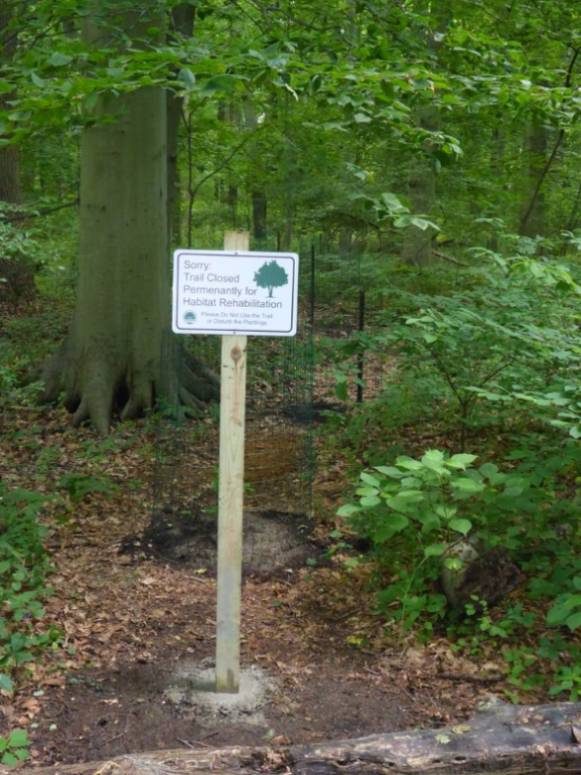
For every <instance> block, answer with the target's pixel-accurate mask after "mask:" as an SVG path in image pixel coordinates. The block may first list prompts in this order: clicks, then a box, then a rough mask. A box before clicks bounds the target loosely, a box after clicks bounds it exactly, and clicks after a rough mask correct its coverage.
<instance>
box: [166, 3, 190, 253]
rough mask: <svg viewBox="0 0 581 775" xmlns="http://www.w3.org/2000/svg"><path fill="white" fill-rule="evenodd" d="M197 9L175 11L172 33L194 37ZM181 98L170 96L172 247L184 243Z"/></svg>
mask: <svg viewBox="0 0 581 775" xmlns="http://www.w3.org/2000/svg"><path fill="white" fill-rule="evenodd" d="M195 17H196V9H195V7H194V6H193V5H178V6H176V7H175V8H174V9H173V11H172V27H173V30H172V32H173V33H174V35H175V33H177V34H178V35H181V36H183V37H191V36H192V34H193V31H194V21H195ZM182 110H183V99H182V97H180V96H178V95H176V94H174V93H172V92H168V94H167V223H168V229H169V244H170V246H176V247H177V246H178V245H179V244H180V242H181V209H180V175H179V163H178V162H179V127H180V122H181V118H182Z"/></svg>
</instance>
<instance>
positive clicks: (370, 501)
mask: <svg viewBox="0 0 581 775" xmlns="http://www.w3.org/2000/svg"><path fill="white" fill-rule="evenodd" d="M360 503H361V505H362V506H363V508H366V509H367V508H372V507H373V506H379V504H380V503H381V498H379V497H378V496H377V495H366V496H365V497H364V498H361V500H360Z"/></svg>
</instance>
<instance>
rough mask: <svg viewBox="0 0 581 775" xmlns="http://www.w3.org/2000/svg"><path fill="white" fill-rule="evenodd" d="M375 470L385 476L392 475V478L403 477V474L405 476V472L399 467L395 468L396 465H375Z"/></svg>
mask: <svg viewBox="0 0 581 775" xmlns="http://www.w3.org/2000/svg"><path fill="white" fill-rule="evenodd" d="M375 470H376V471H379V473H380V474H385V476H389V477H391V478H392V479H401V478H402V476H405V473H404V472H403V471H400V470H399V468H395V466H375Z"/></svg>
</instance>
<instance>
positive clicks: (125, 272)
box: [44, 0, 217, 433]
mask: <svg viewBox="0 0 581 775" xmlns="http://www.w3.org/2000/svg"><path fill="white" fill-rule="evenodd" d="M97 5H98V4H97ZM157 6H158V4H157V2H156V1H155V0H149V2H147V3H142V4H141V8H140V13H139V16H137V14H134V15H130V14H127V15H126V17H125V19H124V22H125V27H126V29H125V30H124V31H125V32H126V33H127V34H129V35H133V36H137V35H138V33H139V31H140V30H142V29H144V25H150V24H151V23H152V20H153V19H154V14H155V9H156V7H157ZM148 10H149V11H151V15H149V14H148V13H147V11H148ZM146 17H147V18H146ZM105 18H106V17H105ZM157 21H158V23H159V19H157ZM105 34H106V33H105ZM103 35H104V31H103V29H102V28H101V27H99V26H98V25H96V24H95V23H91V22H89V24H88V25H87V29H86V30H85V37H86V39H87V41H88V42H90V43H96V42H97V41H101V40H102V39H103ZM105 117H107V121H104V120H103V119H104V118H105ZM95 119H96V121H95V124H94V125H93V126H91V127H89V128H87V129H86V130H85V131H84V133H83V137H82V140H81V197H80V199H81V205H80V257H79V282H78V289H77V304H76V309H75V313H74V317H73V322H72V326H71V329H70V332H69V335H68V337H67V339H66V340H65V342H64V344H63V346H62V347H61V349H60V350H59V351H58V352H57V354H56V355H55V356H54V358H53V359H52V360H51V361H50V362H49V363H48V365H47V367H46V369H45V375H44V376H45V399H47V400H54V399H56V398H57V397H58V395H59V394H60V393H61V391H64V394H65V405H66V406H67V408H68V409H69V410H70V411H72V412H74V416H73V423H74V424H76V425H78V424H80V423H81V422H83V421H84V420H87V419H90V420H91V421H92V422H93V423H94V425H95V427H96V428H97V430H98V431H99V432H100V433H106V432H107V431H108V428H109V424H110V421H111V416H112V413H113V411H114V410H116V409H118V410H119V411H120V412H121V418H122V419H127V418H132V417H135V416H138V415H139V414H141V413H142V412H144V411H146V410H147V409H149V408H151V407H152V406H153V403H154V401H155V400H156V398H159V397H160V396H162V395H163V393H164V388H167V386H168V384H169V382H170V380H168V377H167V375H165V374H164V375H162V371H164V369H162V365H163V366H164V367H166V368H167V366H168V364H165V363H164V364H162V350H167V343H168V342H169V341H171V335H170V334H169V331H170V319H169V318H170V305H169V279H170V271H169V260H168V253H169V250H168V229H167V155H166V154H167V147H166V141H167V134H166V132H167V127H166V95H165V92H164V91H163V89H161V88H157V87H147V88H142V89H139V90H137V91H135V92H133V93H129V94H125V95H122V96H119V97H117V96H115V97H114V96H108V95H103V96H100V97H99V99H98V102H97V107H96V115H95ZM169 366H170V367H173V364H169ZM179 376H180V384H179V386H176V387H175V391H177V392H179V394H180V395H181V396H182V400H183V401H184V402H185V403H187V404H188V405H190V407H191V408H193V409H195V408H196V407H198V406H199V405H200V401H203V400H209V399H211V398H216V397H217V380H216V379H215V378H212V377H211V375H210V374H209V372H208V371H207V370H205V369H203V367H202V366H201V365H199V368H197V365H196V364H195V363H194V362H193V361H190V362H189V363H188V364H187V365H186V367H185V368H184V369H182V370H181V374H180V375H179ZM175 391H174V392H175Z"/></svg>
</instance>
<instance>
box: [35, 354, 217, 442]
mask: <svg viewBox="0 0 581 775" xmlns="http://www.w3.org/2000/svg"><path fill="white" fill-rule="evenodd" d="M74 350H75V348H74V345H72V344H71V341H70V339H69V340H67V341H65V342H64V343H63V345H61V347H60V348H59V349H58V351H57V352H56V353H55V354H54V355H53V356H52V358H51V359H50V360H49V361H48V362H47V364H46V365H45V368H44V371H43V379H44V384H45V389H44V393H43V396H42V399H43V401H45V402H50V403H55V402H57V401H58V400H59V398H60V397H61V396H63V402H64V405H65V407H66V408H67V410H68V411H69V412H71V414H72V415H73V417H72V424H73V425H74V426H75V427H78V426H79V425H81V424H82V423H84V422H87V421H91V422H92V423H93V425H94V426H95V428H96V429H97V431H98V432H99V433H101V434H103V435H105V434H107V432H108V430H109V427H110V425H111V419H112V417H113V415H114V414H117V415H118V416H119V417H120V419H121V420H130V419H134V418H136V417H140V416H143V415H144V414H145V413H147V412H148V411H150V410H151V409H152V408H153V407H154V406H155V404H156V402H157V401H158V400H160V399H165V400H169V401H170V402H171V397H167V396H164V395H163V390H162V378H161V370H162V368H163V369H164V370H167V369H168V368H170V366H169V364H168V363H163V364H161V363H160V362H159V361H157V362H154V363H152V362H146V363H141V362H140V363H138V364H135V361H139V355H140V354H139V353H134V354H133V355H132V356H131V357H129V356H128V357H126V358H123V359H121V358H119V357H117V358H112V357H101V355H100V353H98V354H95V353H92V354H91V352H90V351H88V352H84V353H80V354H79V353H76V352H74ZM176 361H177V363H176V365H175V367H174V368H175V370H176V380H175V382H176V391H175V399H174V401H175V400H179V403H180V404H181V405H182V406H183V407H185V409H186V411H187V413H188V414H189V415H191V416H194V417H200V416H201V415H202V414H203V412H204V409H205V407H206V405H207V403H209V402H210V401H214V400H217V399H218V398H219V395H220V385H219V381H218V377H217V376H216V375H215V374H214V373H213V372H212V371H211V369H209V368H208V367H207V366H206V365H205V364H204V363H203V362H202V361H200V360H199V359H198V358H196V357H195V356H193V355H191V354H190V353H187V352H186V351H185V350H184V349H183V348H177V351H176ZM132 362H133V363H132ZM163 384H164V385H167V384H168V380H167V374H165V375H164V379H163Z"/></svg>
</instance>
